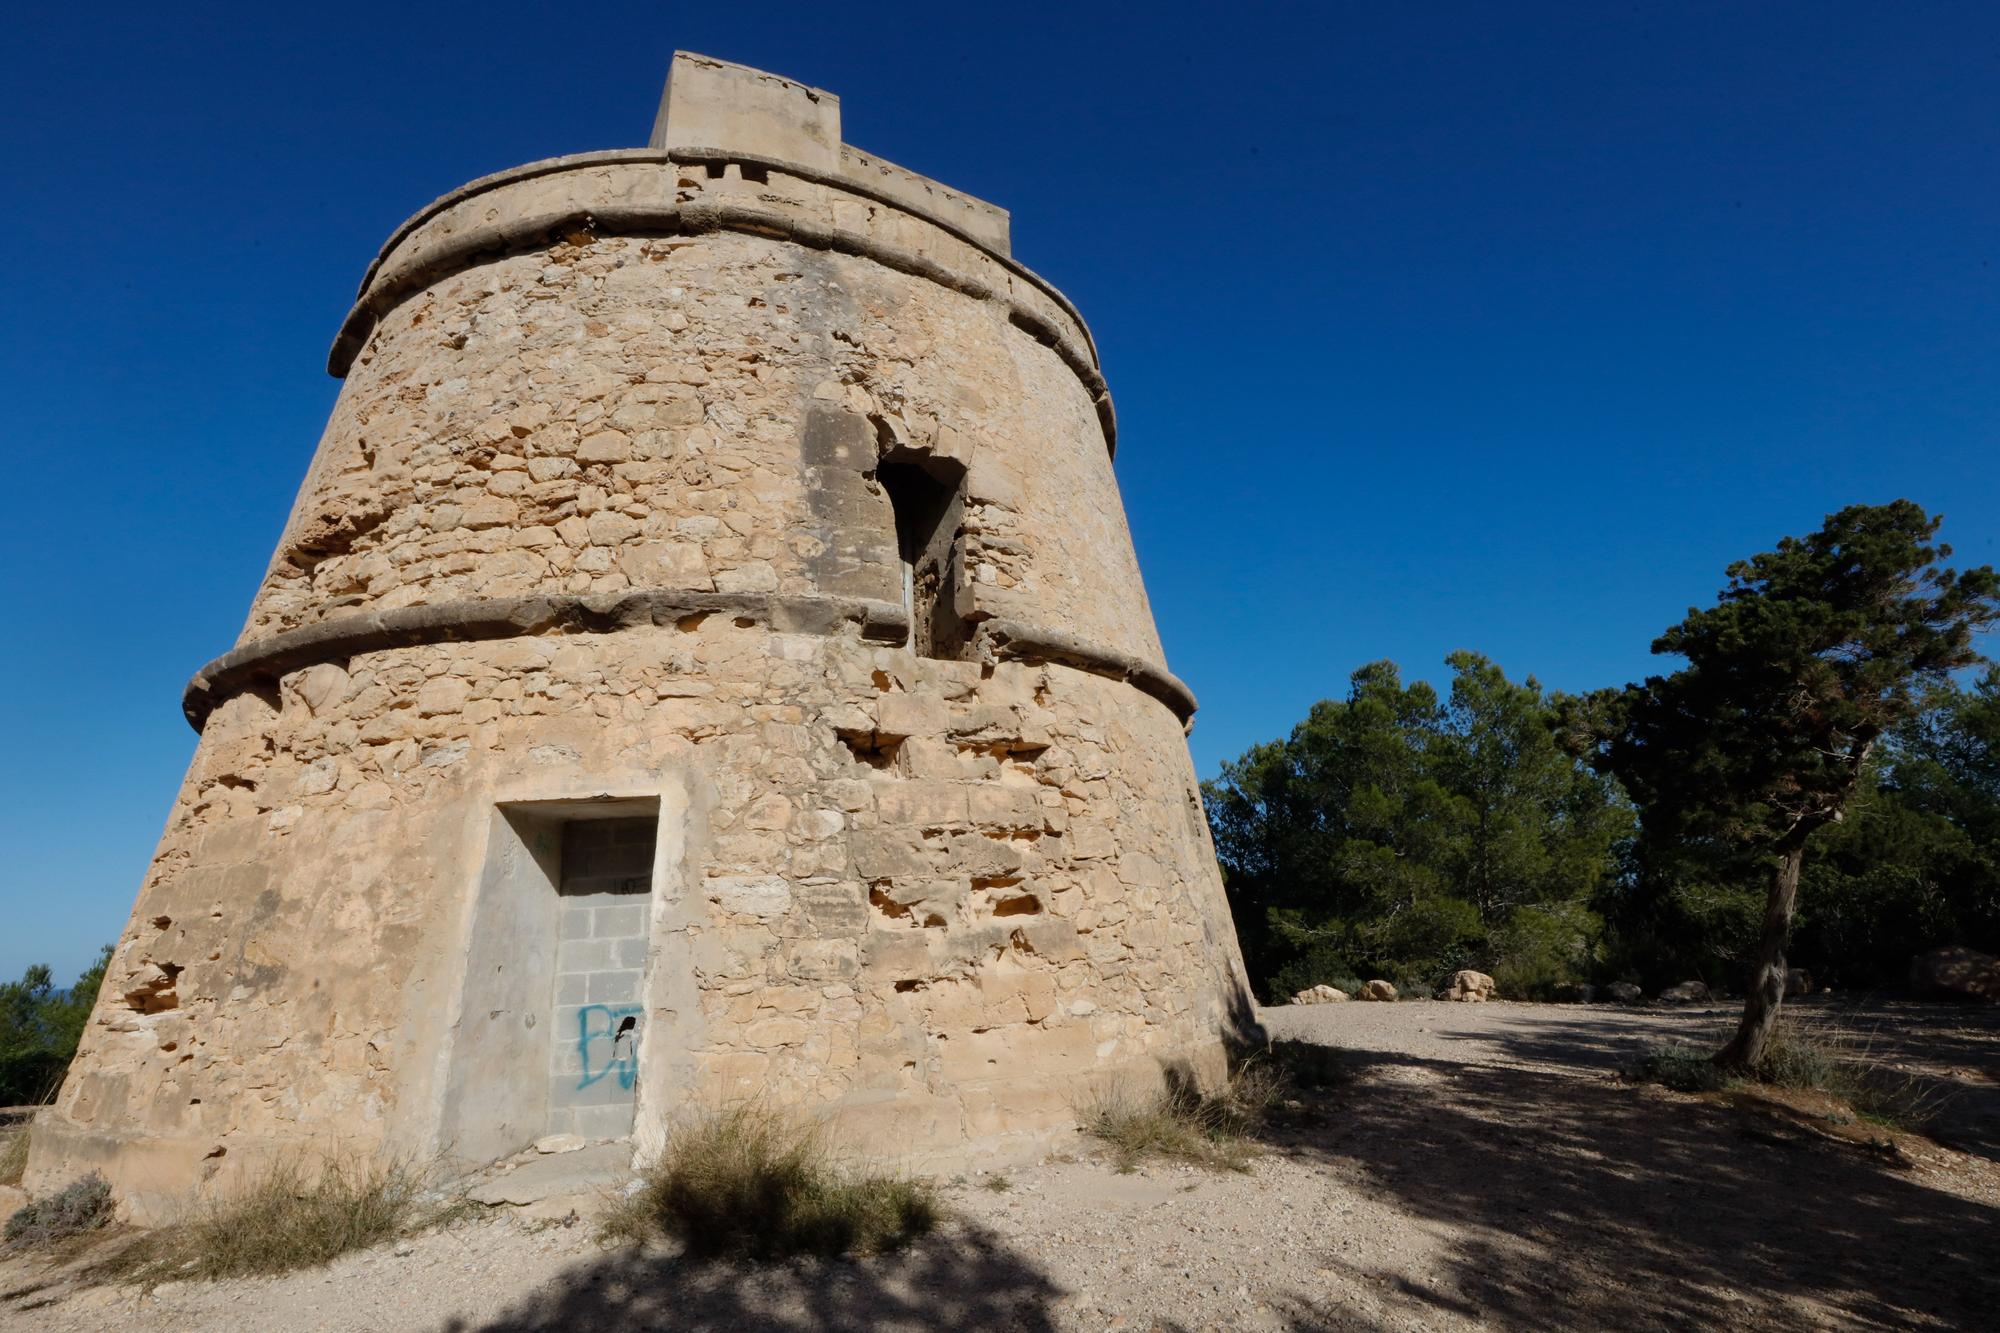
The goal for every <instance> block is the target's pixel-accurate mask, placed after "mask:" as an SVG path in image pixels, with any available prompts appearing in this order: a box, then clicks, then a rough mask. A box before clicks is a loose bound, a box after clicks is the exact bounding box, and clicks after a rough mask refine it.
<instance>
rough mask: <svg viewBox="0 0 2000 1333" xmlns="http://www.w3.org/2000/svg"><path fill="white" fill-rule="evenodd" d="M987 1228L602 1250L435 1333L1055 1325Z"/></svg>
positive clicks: (1046, 1282) (1032, 1285)
mask: <svg viewBox="0 0 2000 1333" xmlns="http://www.w3.org/2000/svg"><path fill="white" fill-rule="evenodd" d="M1061 1294H1062V1293H1061V1291H1060V1290H1059V1289H1058V1288H1057V1287H1056V1285H1055V1283H1054V1282H1053V1281H1051V1280H1050V1278H1049V1277H1048V1276H1047V1275H1046V1274H1045V1273H1043V1272H1042V1271H1041V1270H1040V1269H1038V1268H1036V1267H1035V1266H1033V1265H1031V1264H1030V1263H1028V1262H1027V1261H1026V1260H1024V1259H1023V1258H1021V1257H1020V1256H1019V1255H1017V1254H1015V1253H1014V1252H1013V1251H1012V1250H1010V1249H1009V1248H1008V1247H1007V1246H1006V1245H1004V1244H1003V1243H1001V1242H1000V1241H999V1240H997V1239H996V1238H995V1237H994V1236H993V1235H992V1234H991V1233H989V1232H986V1231H984V1230H982V1229H979V1228H976V1227H969V1226H964V1225H958V1226H952V1227H948V1228H946V1229H945V1230H944V1231H943V1232H940V1233H939V1234H938V1235H936V1236H932V1237H930V1238H928V1239H926V1240H924V1241H922V1242H920V1243H919V1244H917V1245H914V1246H912V1247H910V1248H909V1249H908V1250H905V1251H903V1252H902V1253H900V1254H895V1255H888V1256H883V1257H880V1258H874V1259H863V1260H853V1261H847V1260H835V1261H830V1262H821V1261H804V1260H801V1261H798V1262H795V1263H787V1264H770V1265H761V1266H748V1265H738V1264H728V1263H700V1262H695V1261H691V1260H686V1259H683V1258H681V1257H680V1256H678V1255H676V1254H672V1253H667V1252H663V1251H660V1250H619V1251H607V1252H606V1254H605V1255H604V1257H603V1258H601V1259H596V1260H593V1261H591V1262H588V1263H585V1264H580V1265H578V1266H576V1267H575V1268H573V1269H571V1270H570V1271H569V1272H568V1273H566V1274H564V1275H563V1277H562V1278H561V1279H559V1280H558V1281H556V1282H554V1283H551V1284H548V1285H545V1286H544V1287H543V1288H541V1289H540V1290H538V1291H537V1292H536V1293H535V1294H534V1295H533V1296H531V1297H529V1298H528V1299H527V1300H525V1301H523V1302H521V1303H520V1304H519V1305H518V1306H516V1307H515V1308H514V1309H512V1310H509V1311H508V1312H506V1313H505V1314H503V1315H501V1316H500V1317H499V1318H497V1319H493V1320H489V1321H487V1322H485V1323H482V1324H479V1325H476V1326H475V1325H472V1324H468V1323H464V1322H453V1323H450V1324H447V1325H446V1326H445V1327H446V1333H471V1331H472V1330H473V1329H474V1328H475V1327H476V1328H477V1330H478V1333H529V1331H530V1330H557V1329H563V1330H569V1329H605V1330H612V1329H617V1330H624V1329H652V1328H675V1329H748V1328H755V1329H772V1330H779V1331H780V1333H783V1331H786V1330H806V1329H812V1330H815V1331H816V1333H818V1331H831V1333H845V1331H846V1330H861V1329H884V1328H892V1329H918V1328H925V1329H927V1328H938V1329H947V1328H948V1329H966V1330H1000V1329H1009V1330H1023V1331H1024V1333H1042V1330H1052V1329H1054V1328H1055V1323H1054V1321H1053V1319H1052V1317H1051V1313H1050V1311H1051V1307H1052V1305H1053V1304H1054V1302H1055V1300H1056V1299H1057V1298H1058V1297H1059V1296H1060V1295H1061Z"/></svg>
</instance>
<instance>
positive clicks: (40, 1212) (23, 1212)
mask: <svg viewBox="0 0 2000 1333" xmlns="http://www.w3.org/2000/svg"><path fill="white" fill-rule="evenodd" d="M111 1212H112V1205H111V1182H109V1181H107V1180H106V1179H105V1178H104V1177H103V1176H101V1175H99V1174H98V1173H97V1172H95V1171H93V1172H91V1173H90V1174H89V1175H87V1176H83V1177H81V1178H79V1179H77V1180H73V1181H71V1182H70V1183H69V1184H68V1185H66V1186H64V1187H63V1188H62V1189H60V1190H58V1191H56V1192H55V1193H54V1194H51V1195H49V1196H47V1197H46V1198H42V1199H36V1200H34V1201H33V1202H31V1203H29V1204H28V1205H27V1206H26V1207H23V1208H18V1209H16V1210H15V1212H14V1215H13V1216H12V1217H10V1218H8V1219H7V1243H8V1244H9V1245H45V1244H47V1243H49V1242H50V1241H57V1240H67V1239H69V1238H70V1237H71V1236H80V1235H82V1234H83V1233H84V1232H86V1231H95V1230H97V1229H98V1228H99V1227H101V1226H103V1225H104V1224H105V1223H107V1222H109V1221H110V1220H111Z"/></svg>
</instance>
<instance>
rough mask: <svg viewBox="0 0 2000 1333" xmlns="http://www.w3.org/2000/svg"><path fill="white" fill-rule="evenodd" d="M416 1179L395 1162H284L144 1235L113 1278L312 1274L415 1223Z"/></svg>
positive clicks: (120, 1261) (419, 1186) (120, 1262)
mask: <svg viewBox="0 0 2000 1333" xmlns="http://www.w3.org/2000/svg"><path fill="white" fill-rule="evenodd" d="M422 1193H423V1181H422V1178H421V1177H420V1176H419V1175H418V1174H417V1173H416V1172H413V1171H411V1170H409V1169H407V1168H406V1167H404V1166H402V1165H400V1164H389V1165H372V1164H358V1163H354V1162H351V1161H344V1160H342V1161H326V1162H322V1163H320V1164H319V1166H318V1168H317V1169H316V1170H308V1169H307V1168H306V1167H304V1166H303V1165H301V1164H300V1163H299V1162H297V1161H290V1160H287V1161H281V1162H279V1163H277V1164H276V1165H275V1166H273V1167H272V1168H271V1170H270V1171H269V1172H268V1173H266V1174H265V1175H264V1176H262V1177H260V1178H259V1179H257V1180H256V1181H255V1182H253V1183H252V1184H251V1185H250V1187H249V1188H247V1189H245V1190H243V1191H242V1192H240V1193H237V1194H232V1195H230V1196H228V1197H226V1198H221V1199H213V1200H208V1201H205V1202H203V1203H201V1204H198V1205H196V1206H195V1207H194V1209H192V1210H191V1211H190V1212H189V1213H188V1214H187V1215H185V1216H184V1217H182V1218H180V1219H179V1220H177V1221H174V1222H170V1223H168V1224H167V1225H165V1226H162V1227H160V1228H158V1229H157V1230H154V1231H152V1232H149V1233H147V1234H146V1235H145V1236H143V1237H141V1238H140V1239H139V1240H138V1241H137V1242H135V1243H134V1244H133V1245H132V1246H131V1247H130V1248H128V1249H127V1250H126V1251H125V1252H124V1253H123V1254H121V1255H120V1256H119V1257H118V1259H117V1260H116V1262H115V1268H116V1270H117V1271H118V1272H119V1273H120V1274H121V1275H123V1276H124V1277H126V1278H128V1279H129V1280H132V1281H138V1282H157V1281H160V1280H163V1279H165V1278H169V1277H172V1278H176V1279H180V1278H226V1277H252V1276H259V1275H266V1274H273V1273H285V1272H290V1271H292V1270H293V1269H298V1268H315V1267H318V1266H320V1265H323V1264H327V1263H330V1262H332V1261H333V1260H334V1259H336V1258H338V1257H339V1256H340V1255H343V1254H346V1253H347V1252H348V1251H350V1250H361V1249H366V1248H367V1247H369V1246H370V1245H375V1244H378V1243H380V1242H382V1241H385V1240H388V1239H390V1238H391V1237H394V1236H397V1235H400V1234H401V1233H402V1232H403V1231H405V1230H406V1229H408V1228H409V1227H410V1226H412V1225H413V1224H415V1223H416V1222H417V1221H418V1219H419V1211H420V1210H419V1201H420V1198H421V1196H422Z"/></svg>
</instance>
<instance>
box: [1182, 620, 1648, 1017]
mask: <svg viewBox="0 0 2000 1333" xmlns="http://www.w3.org/2000/svg"><path fill="white" fill-rule="evenodd" d="M1446 660H1447V663H1448V665H1449V666H1450V667H1451V669H1452V673H1453V678H1452V685H1451V690H1450V693H1449V695H1448V696H1447V697H1446V698H1445V699H1442V700H1440V699H1439V698H1438V696H1437V693H1436V691H1434V690H1432V689H1431V687H1430V686H1428V685H1426V684H1423V683H1421V682H1418V683H1415V684H1411V685H1408V686H1405V685H1404V684H1403V682H1402V678H1401V675H1400V673H1399V671H1398V670H1397V668H1396V666H1395V665H1394V664H1393V663H1389V662H1377V663H1373V664H1371V665H1369V666H1365V667H1363V668H1361V669H1360V670H1359V671H1357V672H1355V673H1354V675H1353V677H1352V679H1351V681H1350V686H1349V691H1348V697H1347V698H1346V699H1345V700H1342V701H1331V700H1329V701H1325V702H1321V703H1318V704H1315V705H1314V706H1313V709H1312V712H1311V713H1310V715H1309V716H1308V717H1307V718H1306V720H1305V721H1304V722H1302V723H1300V724H1299V725H1298V726H1297V727H1295V728H1294V729H1293V731H1292V734H1291V736H1290V737H1288V738H1286V739H1285V740H1281V741H1273V742H1270V743H1269V744H1265V745H1259V746H1255V747H1253V748H1252V749H1250V750H1249V751H1247V752H1246V753H1245V754H1244V755H1243V756H1242V757H1241V758H1240V759H1238V760H1236V761H1235V762H1233V763H1225V764H1224V765H1223V769H1222V775H1221V776H1220V778H1218V779H1217V780H1216V781H1214V782H1211V783H1208V784H1206V785H1205V786H1204V789H1203V790H1204V795H1205V796H1206V798H1207V806H1208V811H1209V819H1210V824H1211V827H1212V828H1213V831H1214V833H1215V839H1216V847H1217V852H1218V855H1219V856H1220V858H1221V861H1222V863H1223V869H1224V874H1225V884H1226V888H1227V891H1228V894H1229V898H1230V905H1231V909H1232V911H1233V912H1234V914H1235V918H1236V923H1237V931H1238V934H1239V937H1240V938H1241V940H1242V942H1243V947H1244V952H1245V955H1246V959H1247V961H1248V962H1249V965H1250V968H1251V971H1252V975H1253V977H1254V978H1256V979H1257V980H1258V981H1259V982H1260V983H1261V985H1262V988H1263V990H1264V993H1265V995H1266V997H1267V998H1272V999H1282V998H1284V997H1285V996H1288V995H1290V994H1292V993H1293V992H1295V991H1297V990H1301V989H1304V988H1305V987H1307V986H1311V985H1317V984H1321V983H1325V984H1331V985H1336V986H1339V987H1341V989H1343V990H1351V989H1353V983H1354V982H1355V980H1356V978H1359V977H1366V976H1384V977H1387V978H1388V979H1390V980H1392V981H1394V982H1395V983H1396V984H1397V985H1398V987H1399V988H1403V989H1407V990H1413V991H1418V992H1424V993H1428V992H1429V991H1431V990H1434V989H1435V988H1436V987H1437V986H1439V985H1440V984H1442V982H1443V981H1444V980H1445V978H1447V977H1448V976H1449V975H1450V974H1451V972H1453V971H1455V970H1456V969H1458V968H1461V967H1471V966H1485V965H1490V964H1493V963H1494V962H1495V960H1496V958H1498V957H1501V956H1503V953H1502V951H1505V953H1504V956H1506V957H1509V958H1512V959H1514V960H1515V961H1516V970H1517V972H1518V973H1519V974H1520V976H1521V978H1522V982H1523V984H1524V985H1526V984H1534V985H1545V984H1554V982H1555V981H1556V980H1559V979H1561V978H1560V977H1559V976H1558V975H1557V974H1558V973H1560V972H1562V971H1563V969H1564V968H1567V967H1578V968H1580V967H1582V966H1583V965H1585V964H1586V963H1587V962H1588V961H1589V958H1590V955H1591V952H1592V950H1593V948H1594V947H1595V942H1594V935H1593V930H1594V926H1593V923H1592V922H1591V919H1590V916H1589V913H1588V912H1587V911H1586V910H1585V909H1584V904H1585V903H1586V902H1587V901H1588V899H1589V898H1590V896H1591V895H1592V894H1593V893H1594V892H1595V891H1596V890H1597V889H1598V888H1599V887H1600V886H1601V885H1602V884H1603V883H1604V882H1605V881H1606V880H1607V879H1608V878H1610V877H1611V876H1613V874H1614V873H1615V871H1616V869H1617V866H1618V855H1617V853H1618V848H1619V846H1620V844H1621V842H1622V841H1623V840H1624V839H1626V838H1627V837H1628V836H1629V832H1630V820H1631V817H1630V813H1629V811H1628V810H1627V809H1626V808H1625V806H1624V805H1623V803H1622V802H1621V801H1620V799H1619V798H1618V796H1617V793H1616V790H1615V787H1614V785H1613V784H1612V783H1611V782H1609V781H1607V780H1606V779H1604V778H1602V777H1600V776H1598V775H1596V774H1595V773H1593V772H1591V771H1590V770H1589V769H1588V768H1587V767H1586V766H1584V765H1582V764H1580V763H1578V762H1577V761H1576V760H1575V759H1574V758H1573V757H1571V756H1570V755H1569V754H1567V753H1565V752H1564V751H1563V750H1561V749H1560V748H1559V747H1558V745H1557V744H1556V739H1555V737H1554V735H1553V733H1552V730H1551V721H1552V714H1551V712H1550V704H1549V701H1548V700H1547V699H1546V698H1545V697H1544V696H1543V693H1542V690H1541V687H1540V686H1539V685H1537V684H1536V683H1535V682H1534V681H1533V680H1532V679H1530V680H1528V681H1527V682H1525V683H1523V684H1515V683H1513V682H1511V681H1509V680H1508V679H1507V678H1506V676H1505V675H1504V674H1503V673H1502V672H1501V671H1500V669H1499V668H1498V667H1496V666H1494V665H1493V664H1492V663H1491V662H1488V661H1487V660H1486V659H1485V658H1483V657H1480V656H1478V655H1477V654H1474V653H1454V654H1453V655H1452V656H1451V657H1450V658H1448V659H1446ZM1517 918H1519V920H1518V921H1517ZM1551 918H1552V919H1553V922H1554V924H1552V923H1551Z"/></svg>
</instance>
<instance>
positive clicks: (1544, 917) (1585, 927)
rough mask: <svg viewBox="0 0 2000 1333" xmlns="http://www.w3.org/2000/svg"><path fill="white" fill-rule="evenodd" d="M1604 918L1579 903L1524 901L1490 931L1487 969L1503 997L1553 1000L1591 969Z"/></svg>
mask: <svg viewBox="0 0 2000 1333" xmlns="http://www.w3.org/2000/svg"><path fill="white" fill-rule="evenodd" d="M1603 935H1604V922H1603V919H1602V918H1601V917H1599V916H1598V915H1597V913H1595V912H1593V911H1591V910H1590V909H1589V908H1588V907H1587V906H1585V905H1584V904H1583V903H1581V902H1574V901H1569V902H1553V903H1536V904H1529V905H1526V906H1523V907H1521V908H1519V909H1517V910H1516V911H1515V912H1514V913H1513V914H1512V915H1510V916H1509V917H1508V919H1507V921H1506V922H1505V924H1503V925H1502V926H1501V927H1500V928H1499V929H1498V930H1496V931H1494V932H1493V935H1492V947H1491V949H1490V950H1489V954H1490V957H1489V959H1488V963H1489V966H1488V968H1487V971H1488V973H1489V974H1490V975H1491V976H1492V978H1493V983H1494V985H1495V986H1496V987H1497V988H1498V990H1499V992H1500V994H1501V995H1503V996H1505V997H1507V998H1508V999H1520V1000H1549V999H1554V998H1555V994H1556V990H1557V988H1558V987H1561V986H1563V985H1566V984H1568V983H1570V982H1573V981H1576V980H1577V979H1579V978H1581V977H1585V976H1590V975H1592V974H1593V973H1594V971H1595V965H1596V962H1597V954H1598V947H1599V941H1600V940H1601V939H1602V938H1603Z"/></svg>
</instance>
